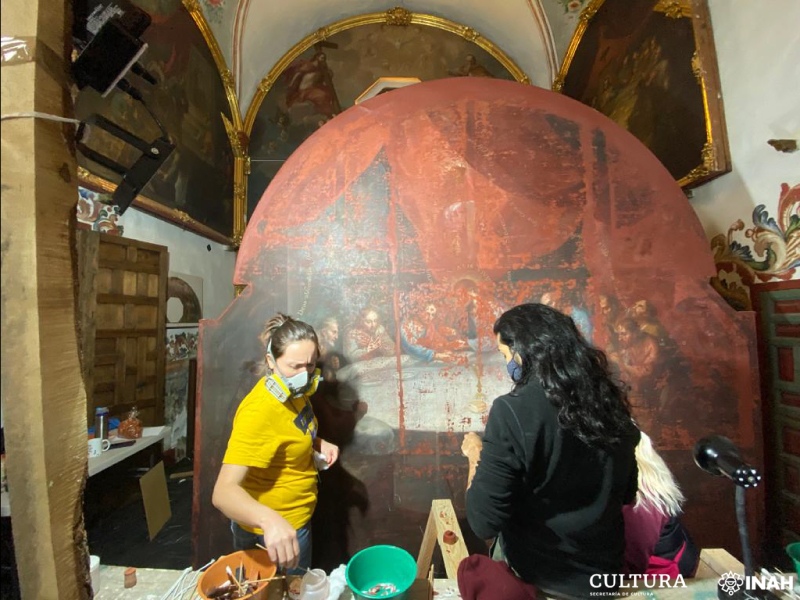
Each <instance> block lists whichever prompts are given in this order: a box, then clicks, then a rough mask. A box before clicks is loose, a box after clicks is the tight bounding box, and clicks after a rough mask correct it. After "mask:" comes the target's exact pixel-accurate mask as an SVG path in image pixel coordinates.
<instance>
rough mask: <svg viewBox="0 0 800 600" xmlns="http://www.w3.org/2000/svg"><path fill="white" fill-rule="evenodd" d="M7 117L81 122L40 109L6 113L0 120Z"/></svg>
mask: <svg viewBox="0 0 800 600" xmlns="http://www.w3.org/2000/svg"><path fill="white" fill-rule="evenodd" d="M6 119H45V120H47V121H58V122H59V123H75V124H76V125H80V124H81V121H79V120H78V119H71V118H69V117H62V116H59V115H51V114H50V113H43V112H38V111H33V112H18V113H6V114H4V115H2V117H0V120H3V121H5V120H6Z"/></svg>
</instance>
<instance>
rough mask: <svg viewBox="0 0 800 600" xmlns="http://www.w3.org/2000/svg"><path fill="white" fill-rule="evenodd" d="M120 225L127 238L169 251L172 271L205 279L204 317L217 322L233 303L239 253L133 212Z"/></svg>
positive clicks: (139, 212) (127, 214)
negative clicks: (234, 278) (163, 247)
mask: <svg viewBox="0 0 800 600" xmlns="http://www.w3.org/2000/svg"><path fill="white" fill-rule="evenodd" d="M120 224H121V225H122V226H123V228H124V233H123V237H126V238H131V239H136V240H141V241H143V242H150V243H152V244H159V245H161V246H166V247H167V248H169V270H170V271H176V272H178V273H185V274H186V275H195V276H197V277H202V278H203V315H204V317H205V318H206V319H215V318H217V317H218V316H219V315H220V314H221V313H222V311H223V310H225V308H226V307H227V306H228V304H230V302H231V300H233V267H234V264H235V262H236V253H235V252H234V251H232V250H229V249H227V247H226V246H223V245H222V244H218V243H217V242H212V241H211V240H209V239H207V238H204V237H202V236H199V235H197V234H195V233H192V232H191V231H186V230H185V229H181V228H180V227H176V226H175V225H172V224H171V223H168V222H166V221H162V220H161V219H157V218H155V217H151V216H150V215H148V214H146V213H143V212H141V211H138V210H136V209H134V208H131V209H129V210H128V211H126V212H125V214H123V215H122V218H121V219H120Z"/></svg>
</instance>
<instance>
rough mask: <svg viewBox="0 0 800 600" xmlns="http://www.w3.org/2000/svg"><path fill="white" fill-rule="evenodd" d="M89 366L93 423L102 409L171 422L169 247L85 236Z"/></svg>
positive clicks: (82, 256) (83, 297)
mask: <svg viewBox="0 0 800 600" xmlns="http://www.w3.org/2000/svg"><path fill="white" fill-rule="evenodd" d="M78 260H79V267H80V268H79V273H80V275H79V277H80V281H79V303H80V304H79V306H80V309H79V312H78V314H79V318H80V337H81V346H82V357H81V358H82V360H81V368H82V372H83V377H84V381H85V384H86V394H87V403H86V405H87V418H88V422H89V424H90V425H92V424H93V423H94V411H95V408H96V407H98V406H106V407H108V408H109V411H110V413H111V416H117V417H120V418H124V417H125V416H127V414H128V412H129V411H130V409H131V408H132V407H134V406H135V407H136V408H137V409H138V410H139V418H140V419H141V421H142V424H143V425H145V426H148V425H161V424H163V423H164V376H165V371H164V369H165V341H164V340H165V337H166V299H167V278H168V271H169V254H168V252H167V248H166V247H164V246H157V245H155V244H149V243H146V242H140V241H138V240H132V239H128V238H122V237H117V236H111V235H106V234H102V233H97V232H93V231H79V232H78Z"/></svg>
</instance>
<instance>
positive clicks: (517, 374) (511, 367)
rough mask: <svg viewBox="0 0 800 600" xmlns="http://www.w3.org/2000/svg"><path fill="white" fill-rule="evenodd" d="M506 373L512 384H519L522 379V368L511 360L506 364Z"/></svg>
mask: <svg viewBox="0 0 800 600" xmlns="http://www.w3.org/2000/svg"><path fill="white" fill-rule="evenodd" d="M506 371H508V374H509V376H510V377H511V381H513V382H514V383H519V382H520V380H521V379H522V367H521V366H520V365H518V364H517V361H515V360H514V359H513V358H512V359H511V360H510V361H508V363H507V364H506Z"/></svg>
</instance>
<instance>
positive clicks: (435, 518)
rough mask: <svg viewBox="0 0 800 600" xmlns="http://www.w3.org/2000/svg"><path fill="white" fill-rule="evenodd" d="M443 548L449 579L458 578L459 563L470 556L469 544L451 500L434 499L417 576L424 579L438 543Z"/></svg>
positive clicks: (421, 546) (418, 562)
mask: <svg viewBox="0 0 800 600" xmlns="http://www.w3.org/2000/svg"><path fill="white" fill-rule="evenodd" d="M437 542H438V543H439V548H441V550H442V558H443V560H444V569H445V571H446V572H447V578H448V579H457V577H458V565H459V564H460V563H461V561H462V560H464V559H465V558H466V557H467V556H469V552H468V551H467V545H466V544H465V543H464V538H463V536H462V535H461V527H460V526H459V524H458V519H456V513H455V510H453V503H452V502H451V501H450V500H434V501H433V503H432V505H431V512H430V514H429V515H428V523H427V525H426V526H425V533H424V534H423V535H422V543H421V544H420V549H419V555H418V556H417V578H418V579H424V578H425V577H427V576H428V570H429V569H430V566H431V561H432V559H433V551H434V549H435V547H436V543H437Z"/></svg>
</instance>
